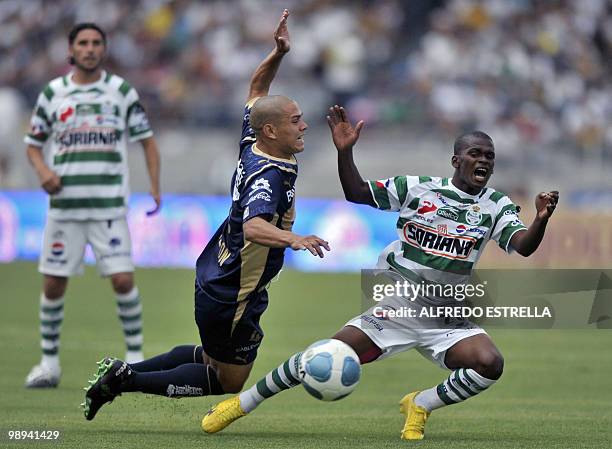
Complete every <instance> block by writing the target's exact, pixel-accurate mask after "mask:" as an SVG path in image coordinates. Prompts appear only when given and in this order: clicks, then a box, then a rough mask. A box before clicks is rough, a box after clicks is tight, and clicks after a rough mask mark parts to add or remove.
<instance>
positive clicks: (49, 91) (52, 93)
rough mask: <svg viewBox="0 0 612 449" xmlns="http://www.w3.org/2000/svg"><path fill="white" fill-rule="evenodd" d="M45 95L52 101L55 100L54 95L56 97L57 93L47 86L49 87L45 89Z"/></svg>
mask: <svg viewBox="0 0 612 449" xmlns="http://www.w3.org/2000/svg"><path fill="white" fill-rule="evenodd" d="M43 94H44V95H45V97H46V98H47V100H49V101H51V99H52V98H53V95H55V92H53V89H51V86H49V85H47V87H45V88H44V89H43Z"/></svg>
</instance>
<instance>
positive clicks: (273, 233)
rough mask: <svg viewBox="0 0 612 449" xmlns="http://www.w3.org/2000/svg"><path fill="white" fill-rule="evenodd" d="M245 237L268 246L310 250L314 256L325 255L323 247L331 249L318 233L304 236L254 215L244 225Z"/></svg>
mask: <svg viewBox="0 0 612 449" xmlns="http://www.w3.org/2000/svg"><path fill="white" fill-rule="evenodd" d="M243 231H244V238H245V240H248V241H249V242H253V243H257V244H258V245H262V246H267V247H268V248H289V247H290V248H291V249H293V250H295V251H297V250H306V249H307V250H308V251H310V252H311V253H312V255H313V256H319V257H323V249H322V248H325V249H326V250H327V251H329V250H330V248H329V243H328V242H327V241H325V240H323V239H322V238H320V237H317V236H316V235H309V236H306V237H302V236H300V235H297V234H294V233H293V232H289V231H283V230H282V229H278V228H277V227H276V226H274V225H273V224H271V223H269V222H267V221H266V220H264V219H263V218H262V217H254V218H251V219H250V220H248V221H247V222H246V223H244V225H243Z"/></svg>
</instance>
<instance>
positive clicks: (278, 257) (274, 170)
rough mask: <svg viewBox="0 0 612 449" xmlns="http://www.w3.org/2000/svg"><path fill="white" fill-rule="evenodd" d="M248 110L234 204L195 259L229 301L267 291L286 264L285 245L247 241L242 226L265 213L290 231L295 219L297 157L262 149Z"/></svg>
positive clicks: (213, 293) (201, 275)
mask: <svg viewBox="0 0 612 449" xmlns="http://www.w3.org/2000/svg"><path fill="white" fill-rule="evenodd" d="M253 103H254V101H251V102H249V104H247V105H246V107H245V109H244V120H243V123H242V136H241V139H240V157H239V159H238V166H237V167H236V171H235V172H234V176H233V177H232V187H231V189H232V192H231V193H232V206H231V208H230V212H229V216H228V217H227V218H226V219H225V221H224V222H223V224H221V226H220V227H219V229H217V232H216V233H215V234H214V235H213V237H212V238H211V239H210V241H209V242H208V244H207V245H206V248H204V251H202V254H200V257H199V258H198V261H197V263H196V280H197V282H198V284H199V285H200V287H201V288H202V290H204V292H205V293H207V294H208V295H209V296H210V297H212V298H214V299H216V300H218V301H225V302H236V301H238V302H239V301H244V300H245V299H249V295H252V294H253V293H254V292H258V291H261V290H262V289H265V288H266V286H267V285H268V283H269V282H270V281H271V280H272V278H274V276H276V275H277V274H278V272H279V271H280V269H281V268H282V266H283V260H284V253H285V249H284V248H268V247H265V246H262V245H258V244H256V243H253V242H249V241H246V240H245V238H244V234H243V229H242V226H243V224H244V223H245V222H246V221H248V220H250V219H251V218H253V217H257V216H261V217H263V218H265V219H266V220H268V221H270V223H272V224H273V225H274V226H276V227H277V228H279V229H283V230H286V231H290V230H291V228H292V226H293V221H294V219H295V208H294V202H295V198H294V196H295V180H296V178H297V161H296V160H295V158H294V157H293V156H292V157H291V160H288V159H280V158H275V157H272V156H269V155H268V154H266V153H264V152H262V151H260V150H259V149H257V144H256V143H255V133H254V132H253V129H252V128H251V126H250V122H249V115H250V112H251V106H252V105H253Z"/></svg>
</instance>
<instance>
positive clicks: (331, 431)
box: [0, 263, 612, 449]
mask: <svg viewBox="0 0 612 449" xmlns="http://www.w3.org/2000/svg"><path fill="white" fill-rule="evenodd" d="M137 281H138V285H139V288H140V291H141V294H142V297H143V300H144V304H145V306H144V307H145V309H144V319H145V353H146V355H148V356H152V355H155V354H157V353H161V352H165V351H167V350H169V349H170V348H172V347H173V346H174V345H176V344H183V343H195V342H197V341H198V333H197V329H196V327H195V323H194V321H193V287H192V286H193V273H192V271H190V270H166V269H164V270H143V269H141V270H138V272H137ZM40 284H41V281H40V277H39V275H38V274H37V272H36V267H35V265H34V264H30V263H16V264H10V265H0V285H1V293H0V294H1V298H2V311H3V312H2V313H1V314H0V346H1V348H2V351H1V354H2V375H1V377H0V429H2V432H3V435H2V437H1V439H0V447H18V446H22V447H32V446H31V445H32V444H35V443H22V444H17V443H14V442H13V443H11V442H8V440H7V437H6V433H7V431H8V430H9V429H12V430H18V429H33V430H34V429H40V430H42V429H54V430H55V429H56V430H60V431H61V432H62V436H61V441H59V442H55V443H42V442H40V443H38V444H37V446H41V447H43V446H60V447H74V448H95V447H108V448H116V447H122V448H128V447H130V448H131V447H147V448H157V447H160V448H169V447H180V448H191V447H193V448H217V447H219V448H221V447H222V448H237V447H249V448H250V447H254V448H260V447H261V448H264V447H265V448H302V447H324V448H330V447H333V448H336V447H338V448H340V447H346V448H355V447H368V448H374V447H376V448H378V447H400V446H401V447H408V446H411V445H412V446H417V447H420V448H448V447H452V448H453V449H458V448H492V447H495V448H496V449H501V448H610V447H612V389H611V388H610V378H611V375H610V373H611V372H612V357H611V355H612V350H611V347H612V331H603V330H600V331H571V330H565V331H563V330H554V331H551V330H548V331H526V330H516V331H507V330H506V331H503V332H502V331H492V332H490V334H491V335H492V337H493V338H494V340H495V341H496V343H497V344H498V346H499V348H500V349H501V351H502V353H503V354H504V356H505V359H506V369H505V373H504V376H503V377H502V379H501V381H500V382H499V383H498V384H497V385H495V386H494V387H493V388H491V390H489V391H487V392H486V393H484V394H482V395H480V396H479V397H476V398H474V399H472V400H470V401H468V402H466V403H464V404H460V405H455V406H452V407H447V408H445V409H442V410H438V411H436V412H434V414H433V415H432V417H431V418H430V421H429V422H428V427H427V436H426V440H424V441H422V442H417V443H414V442H404V441H401V440H400V439H399V433H400V429H401V427H402V424H403V420H402V416H401V415H400V414H399V406H398V401H399V399H400V398H401V397H402V396H403V395H404V394H405V393H407V392H409V391H412V390H415V389H422V388H426V387H429V386H432V385H434V384H436V383H438V382H439V381H440V380H441V379H442V378H443V377H444V376H445V373H444V372H443V371H442V370H440V369H439V368H437V367H435V366H434V365H432V364H431V363H430V362H428V361H426V360H425V359H423V358H422V357H421V356H420V355H419V354H418V353H416V352H414V351H413V352H410V353H406V354H401V355H399V356H397V357H395V358H393V359H390V360H385V361H383V362H381V363H374V364H371V365H368V366H365V367H364V369H363V374H362V380H361V383H360V385H359V387H358V388H357V390H356V391H355V392H354V393H353V394H352V395H351V396H349V397H348V398H347V399H344V400H342V401H339V402H335V403H323V402H319V401H317V400H315V399H313V398H312V397H310V396H308V395H307V394H306V392H305V391H303V389H302V388H295V389H293V390H292V391H289V392H285V393H283V394H281V395H279V396H277V397H276V398H273V399H272V400H270V401H268V402H267V403H265V404H264V405H262V406H261V407H260V408H259V409H257V410H256V411H255V412H254V413H253V414H252V415H251V416H248V417H246V418H243V419H241V420H239V421H238V422H236V423H235V424H234V425H232V426H231V427H229V428H228V429H226V430H225V431H223V432H221V433H219V434H217V435H205V434H204V433H203V432H202V431H201V430H200V420H201V417H202V415H203V413H205V412H206V410H207V409H208V407H209V405H211V404H212V403H214V402H217V401H218V399H219V398H217V397H211V398H198V399H181V400H176V399H167V398H162V397H153V396H145V395H141V394H128V395H124V396H123V397H119V398H117V400H116V401H115V402H114V403H112V404H110V405H108V406H105V407H104V408H103V409H102V410H101V411H100V412H99V414H98V415H97V417H96V419H95V420H94V421H92V422H87V421H85V419H84V418H83V415H82V413H81V410H80V408H79V403H80V402H81V401H82V400H83V394H84V392H83V390H82V387H83V386H84V385H85V384H86V381H87V378H88V377H89V376H90V375H91V374H92V373H93V372H94V369H95V362H96V360H98V359H100V358H101V357H102V356H104V355H107V354H110V355H117V356H120V357H121V356H123V353H124V349H123V343H122V336H121V333H120V328H119V324H118V320H117V317H116V314H115V305H114V298H113V295H112V291H111V288H110V284H109V283H108V282H107V281H104V280H101V279H99V278H98V277H97V275H96V273H95V271H94V270H93V269H92V268H88V270H87V272H86V275H85V276H83V277H79V278H75V279H73V281H72V283H71V285H70V286H69V290H68V294H67V303H66V307H65V315H66V318H65V320H64V327H63V333H62V344H61V357H62V368H63V378H62V382H61V384H60V387H59V388H57V389H55V390H51V391H32V390H26V389H24V388H23V381H24V377H25V375H26V374H27V372H28V370H29V369H30V367H31V366H32V365H33V364H34V363H37V362H38V359H39V349H38V344H39V336H38V319H37V314H38V296H39V288H40ZM270 298H271V301H270V307H269V309H268V311H267V312H266V314H265V315H264V318H263V328H264V330H265V332H266V337H265V338H264V340H263V344H262V347H261V349H260V353H259V358H258V359H257V362H256V364H255V368H254V370H253V373H252V375H251V379H250V380H249V382H248V385H249V386H250V385H251V384H252V382H254V381H256V380H258V379H259V378H260V377H261V376H262V375H263V374H264V373H265V372H267V371H268V370H269V369H271V368H273V367H275V366H277V365H278V364H279V363H280V362H282V361H283V360H285V359H286V358H287V356H288V355H290V354H292V353H294V352H296V351H298V350H300V349H303V348H304V347H305V346H307V345H308V344H309V343H311V342H313V341H314V340H317V339H321V338H324V337H328V336H329V335H331V334H332V333H333V332H334V331H335V330H336V329H338V328H339V327H340V326H342V324H344V322H345V321H346V320H348V319H349V318H351V317H352V316H353V315H355V314H357V313H358V312H359V309H360V300H359V277H358V275H326V274H304V273H296V272H287V273H283V274H282V276H281V279H280V281H278V282H276V283H274V284H273V285H272V288H271V292H270ZM606 379H608V380H606Z"/></svg>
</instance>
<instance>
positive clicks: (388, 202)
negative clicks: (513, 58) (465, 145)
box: [368, 176, 526, 284]
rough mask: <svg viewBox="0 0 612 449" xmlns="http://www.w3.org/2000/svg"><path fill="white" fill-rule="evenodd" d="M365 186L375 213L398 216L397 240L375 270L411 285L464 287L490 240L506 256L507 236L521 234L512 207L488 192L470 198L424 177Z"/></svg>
mask: <svg viewBox="0 0 612 449" xmlns="http://www.w3.org/2000/svg"><path fill="white" fill-rule="evenodd" d="M368 185H369V186H370V191H371V193H372V197H373V198H374V201H375V203H376V206H377V207H378V208H379V209H381V210H386V211H394V212H398V211H399V218H398V220H397V234H398V237H399V240H397V241H395V242H393V243H391V244H390V245H388V246H387V247H386V248H385V249H384V250H383V252H382V253H381V255H380V257H379V259H378V264H377V268H381V269H388V268H391V269H393V270H395V271H397V272H399V273H400V274H402V275H403V276H404V277H408V278H410V279H413V280H418V279H424V280H427V281H432V282H437V283H445V284H446V283H449V284H455V283H459V282H464V281H466V280H467V279H468V278H469V277H470V274H471V271H472V268H473V266H474V264H475V263H476V262H477V261H478V258H479V257H480V255H481V254H482V251H483V250H484V247H485V245H486V243H487V242H488V241H489V240H490V239H493V240H495V241H496V242H497V243H498V244H499V246H500V247H501V248H502V249H503V250H504V251H506V252H508V253H510V252H511V251H512V248H511V247H510V239H511V238H512V235H514V233H515V232H517V231H519V230H521V229H526V227H525V225H524V224H523V222H522V221H521V219H520V218H519V216H518V209H517V207H516V205H515V204H514V203H512V201H511V200H510V198H508V197H507V196H506V195H504V194H503V193H501V192H496V191H495V190H494V189H491V188H485V189H483V190H482V191H481V192H480V193H479V194H478V195H469V194H467V193H465V192H463V191H461V190H459V189H458V188H457V187H455V186H454V185H453V184H452V182H451V180H450V179H449V178H433V177H429V176H396V177H394V178H389V179H384V180H381V181H368ZM415 274H416V275H417V278H415V276H414V275H415Z"/></svg>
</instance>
